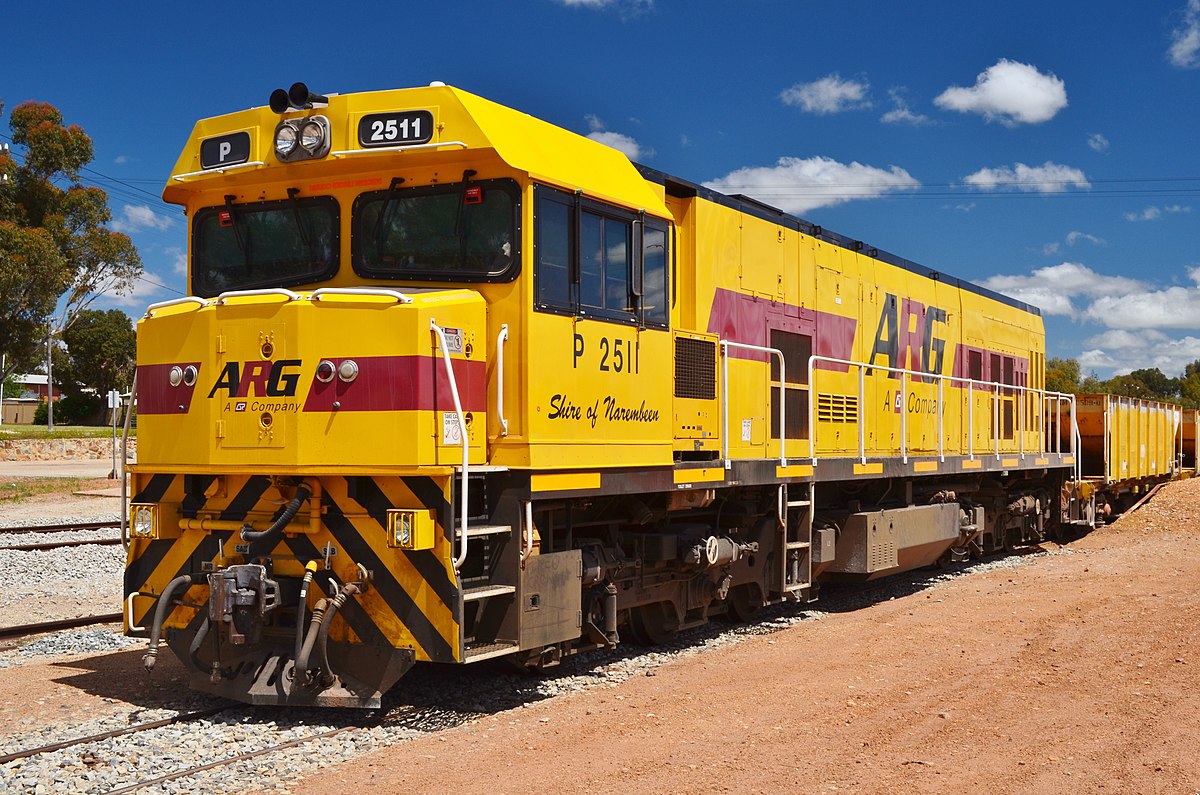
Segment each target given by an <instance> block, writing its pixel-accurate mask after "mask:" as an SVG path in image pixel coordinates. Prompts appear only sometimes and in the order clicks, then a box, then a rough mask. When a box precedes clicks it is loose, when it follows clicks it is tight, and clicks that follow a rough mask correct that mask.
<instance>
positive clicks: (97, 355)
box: [54, 309, 137, 424]
mask: <svg viewBox="0 0 1200 795" xmlns="http://www.w3.org/2000/svg"><path fill="white" fill-rule="evenodd" d="M62 339H63V342H64V343H65V345H66V351H65V352H64V354H63V355H62V356H55V359H54V375H55V380H57V381H58V382H59V384H60V385H61V386H62V389H63V392H64V394H65V395H66V397H65V398H64V402H67V401H70V402H71V403H73V404H74V406H75V409H74V415H75V416H72V417H71V418H70V419H71V420H72V421H76V422H89V423H91V424H103V414H104V410H105V407H106V405H107V403H106V402H105V396H106V395H107V394H108V392H109V390H113V389H116V390H118V391H120V392H125V391H128V389H129V386H130V383H131V382H132V381H133V368H134V360H135V357H136V353H137V345H136V337H135V334H134V329H133V323H132V322H131V321H130V320H129V316H128V315H126V314H125V313H124V312H122V311H121V310H119V309H110V310H108V311H106V312H102V311H99V310H95V309H85V310H84V311H82V312H80V313H79V316H78V317H77V318H76V320H75V323H74V324H73V325H72V326H71V327H70V328H69V329H67V330H66V331H64V332H63V335H62Z"/></svg>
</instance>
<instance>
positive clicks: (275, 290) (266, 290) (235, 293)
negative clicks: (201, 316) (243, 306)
mask: <svg viewBox="0 0 1200 795" xmlns="http://www.w3.org/2000/svg"><path fill="white" fill-rule="evenodd" d="M260 295H277V296H280V297H282V298H286V299H287V300H289V301H299V300H300V294H299V293H293V292H292V291H291V290H288V289H286V288H284V287H263V288H262V289H260V290H229V291H228V292H224V293H221V294H220V295H218V296H217V300H216V302H215V303H216V304H217V305H219V306H224V304H225V303H226V302H227V301H228V300H229V299H230V298H253V297H255V296H260Z"/></svg>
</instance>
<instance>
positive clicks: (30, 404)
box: [0, 374, 62, 425]
mask: <svg viewBox="0 0 1200 795" xmlns="http://www.w3.org/2000/svg"><path fill="white" fill-rule="evenodd" d="M12 380H13V381H15V382H16V383H17V386H19V387H20V388H21V392H20V394H19V395H17V396H16V397H10V398H4V399H3V400H2V401H0V425H33V417H34V414H35V413H36V412H37V407H38V404H39V403H41V402H42V401H43V400H45V399H46V394H47V393H48V392H49V391H50V386H49V380H50V379H49V378H47V377H46V376H45V375H37V374H32V375H14V376H13V378H12ZM61 399H62V392H61V391H60V390H59V389H58V388H57V387H56V388H55V389H54V400H55V401H56V402H57V401H58V400H61Z"/></svg>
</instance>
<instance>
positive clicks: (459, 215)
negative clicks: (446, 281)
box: [454, 168, 478, 268]
mask: <svg viewBox="0 0 1200 795" xmlns="http://www.w3.org/2000/svg"><path fill="white" fill-rule="evenodd" d="M477 173H478V172H477V171H475V169H473V168H468V169H466V170H464V171H463V177H462V190H461V191H459V193H458V208H457V209H456V210H455V211H454V237H455V239H456V240H458V266H459V267H460V268H461V267H463V266H464V265H465V264H466V262H467V231H466V224H465V223H464V222H463V216H464V215H465V213H464V212H463V207H465V206H466V205H467V188H469V187H470V186H471V177H473V176H475V175H476V174H477Z"/></svg>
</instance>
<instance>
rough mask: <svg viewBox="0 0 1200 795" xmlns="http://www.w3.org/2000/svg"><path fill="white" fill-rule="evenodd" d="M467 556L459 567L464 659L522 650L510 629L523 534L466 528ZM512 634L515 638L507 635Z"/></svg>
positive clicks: (486, 526)
mask: <svg viewBox="0 0 1200 795" xmlns="http://www.w3.org/2000/svg"><path fill="white" fill-rule="evenodd" d="M467 539H468V542H469V544H468V547H467V557H466V559H465V560H464V561H463V565H462V567H461V569H460V572H459V574H460V577H459V583H460V586H461V589H462V622H463V623H462V643H463V655H462V661H463V662H464V663H471V662H479V661H481V660H487V659H490V658H492V657H501V656H504V655H505V654H509V653H511V652H514V651H516V650H517V649H518V646H519V644H518V643H517V640H516V633H515V632H514V631H512V628H514V627H515V626H516V625H515V622H514V621H513V618H512V616H513V614H514V611H515V610H516V609H517V607H518V606H517V604H516V601H517V585H516V578H515V576H514V575H515V573H516V567H515V566H514V565H513V563H512V559H515V557H517V556H519V554H520V538H519V537H518V534H517V533H514V531H513V528H512V526H510V525H489V524H483V523H480V524H476V525H470V524H469V525H468V526H467ZM510 634H511V637H509V635H510Z"/></svg>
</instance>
